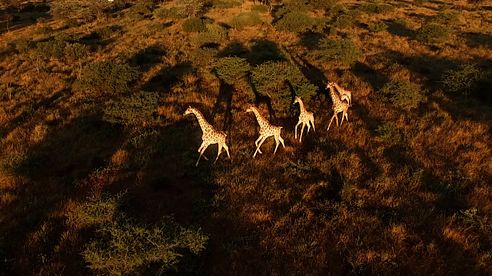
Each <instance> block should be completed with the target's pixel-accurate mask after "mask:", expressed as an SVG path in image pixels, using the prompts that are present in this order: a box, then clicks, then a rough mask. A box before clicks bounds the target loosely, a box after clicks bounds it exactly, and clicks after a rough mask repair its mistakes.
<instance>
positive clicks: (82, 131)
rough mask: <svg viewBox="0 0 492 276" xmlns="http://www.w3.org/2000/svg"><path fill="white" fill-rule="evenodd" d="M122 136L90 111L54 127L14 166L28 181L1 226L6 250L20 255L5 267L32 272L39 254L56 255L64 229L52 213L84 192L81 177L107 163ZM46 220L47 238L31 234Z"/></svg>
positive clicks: (36, 266) (119, 130)
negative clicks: (54, 128)
mask: <svg viewBox="0 0 492 276" xmlns="http://www.w3.org/2000/svg"><path fill="white" fill-rule="evenodd" d="M121 141H122V131H121V129H119V128H115V127H114V126H112V125H110V124H108V123H105V122H102V121H101V120H100V119H99V118H98V117H97V116H88V117H79V118H77V119H75V120H74V121H73V122H71V123H69V124H68V125H67V126H65V127H63V128H62V129H58V130H53V132H52V133H50V134H49V135H48V136H47V137H46V138H45V139H44V140H43V141H42V142H40V143H39V144H37V145H34V146H33V147H31V148H30V149H29V150H28V152H27V154H26V156H25V159H24V160H23V161H22V162H21V163H20V164H19V165H18V166H17V167H16V168H15V174H16V175H20V176H22V177H23V178H24V181H25V183H24V185H19V186H18V187H17V188H16V196H17V197H16V198H15V200H13V201H12V202H11V203H10V204H9V205H8V206H7V207H6V209H7V210H10V212H9V213H5V214H3V216H5V219H6V220H7V221H9V224H7V225H5V226H2V227H1V230H2V234H5V235H7V236H8V237H9V240H8V244H7V246H6V248H7V253H8V255H9V256H11V257H12V258H14V259H16V261H15V262H14V263H12V266H11V267H8V266H7V267H5V270H4V272H6V271H10V270H12V272H17V273H21V274H24V273H22V272H25V273H27V274H29V273H32V272H33V271H37V270H38V269H39V268H40V267H41V265H42V262H43V261H42V260H41V259H40V258H39V256H40V255H44V256H46V258H54V257H55V256H54V254H56V253H55V252H56V250H55V249H54V247H55V246H57V244H58V243H59V239H60V236H61V233H62V231H63V227H58V225H63V224H64V221H56V220H57V219H56V217H58V216H54V215H53V213H56V212H61V210H62V208H63V206H64V205H65V203H66V202H67V201H68V200H70V199H76V198H80V197H81V196H83V194H84V193H83V192H81V191H80V190H79V188H80V187H79V186H78V183H79V181H80V180H82V179H84V178H86V177H88V176H89V175H90V174H91V173H92V172H93V171H95V170H96V169H98V168H101V167H104V166H105V165H106V164H107V162H108V160H109V159H110V157H111V155H112V154H113V153H114V151H115V149H116V148H118V147H119V145H120V144H121ZM54 220H55V221H54ZM62 220H63V219H62ZM49 225H54V226H53V227H52V228H50V226H49ZM45 226H48V228H47V229H46V230H44V231H46V233H43V234H44V236H42V237H43V240H42V241H35V240H33V235H35V233H36V232H37V231H40V230H39V229H40V227H41V229H43V227H45ZM55 226H56V227H55ZM33 244H34V245H33ZM14 274H16V273H14Z"/></svg>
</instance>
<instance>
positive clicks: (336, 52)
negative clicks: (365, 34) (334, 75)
mask: <svg viewBox="0 0 492 276" xmlns="http://www.w3.org/2000/svg"><path fill="white" fill-rule="evenodd" d="M311 55H313V56H314V57H315V58H316V59H318V60H320V61H324V62H332V63H333V62H335V63H337V65H338V66H351V65H352V64H354V63H355V62H356V61H357V60H358V58H359V56H360V51H359V49H358V48H357V46H356V45H355V44H354V43H353V42H352V40H350V39H327V38H325V39H322V40H321V41H320V42H319V43H318V46H317V47H316V49H315V50H314V51H312V52H311Z"/></svg>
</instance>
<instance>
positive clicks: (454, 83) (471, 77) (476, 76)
mask: <svg viewBox="0 0 492 276" xmlns="http://www.w3.org/2000/svg"><path fill="white" fill-rule="evenodd" d="M483 76H484V75H483V73H482V72H481V71H480V69H479V68H478V66H477V65H475V64H462V65H460V66H459V67H458V68H456V69H453V70H449V71H446V72H445V73H444V74H443V77H442V83H443V85H444V87H445V88H446V89H447V90H448V91H449V92H452V93H460V94H463V95H468V94H469V93H470V92H472V91H473V90H475V89H476V88H477V86H478V82H479V81H480V80H481V79H482V78H483Z"/></svg>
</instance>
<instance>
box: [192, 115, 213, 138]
mask: <svg viewBox="0 0 492 276" xmlns="http://www.w3.org/2000/svg"><path fill="white" fill-rule="evenodd" d="M193 114H195V116H196V119H197V120H198V124H199V125H200V128H201V129H202V131H203V132H209V131H211V130H212V129H213V128H212V125H210V124H209V123H208V122H207V120H205V117H204V116H203V114H202V113H201V112H200V111H198V110H196V109H193Z"/></svg>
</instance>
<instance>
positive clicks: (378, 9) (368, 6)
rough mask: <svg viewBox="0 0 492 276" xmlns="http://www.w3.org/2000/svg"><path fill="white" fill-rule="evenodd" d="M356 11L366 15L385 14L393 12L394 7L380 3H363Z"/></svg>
mask: <svg viewBox="0 0 492 276" xmlns="http://www.w3.org/2000/svg"><path fill="white" fill-rule="evenodd" d="M358 10H360V11H363V12H366V13H387V12H391V11H393V10H394V7H393V6H391V5H388V4H382V3H364V4H362V5H360V6H359V7H358Z"/></svg>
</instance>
